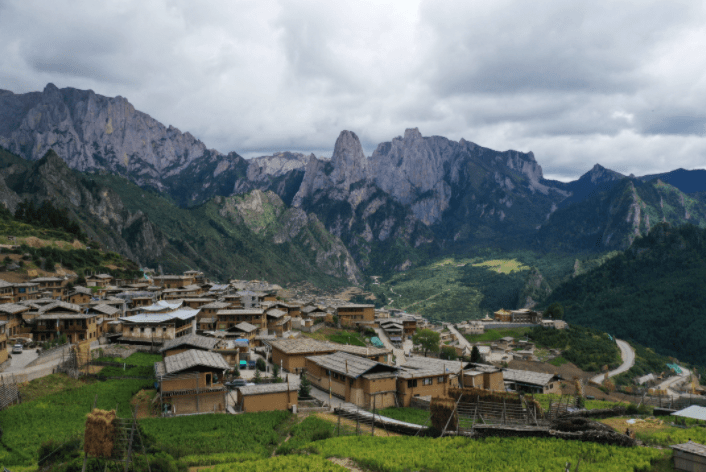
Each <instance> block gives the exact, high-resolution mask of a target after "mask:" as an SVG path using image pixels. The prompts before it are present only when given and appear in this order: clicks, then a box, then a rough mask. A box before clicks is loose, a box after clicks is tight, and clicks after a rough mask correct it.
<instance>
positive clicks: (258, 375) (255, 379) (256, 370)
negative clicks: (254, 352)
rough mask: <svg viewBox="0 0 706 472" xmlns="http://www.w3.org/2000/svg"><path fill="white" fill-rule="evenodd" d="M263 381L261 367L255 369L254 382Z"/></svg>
mask: <svg viewBox="0 0 706 472" xmlns="http://www.w3.org/2000/svg"><path fill="white" fill-rule="evenodd" d="M261 381H262V375H260V369H255V376H254V377H253V378H252V382H253V383H255V384H259V383H260V382H261Z"/></svg>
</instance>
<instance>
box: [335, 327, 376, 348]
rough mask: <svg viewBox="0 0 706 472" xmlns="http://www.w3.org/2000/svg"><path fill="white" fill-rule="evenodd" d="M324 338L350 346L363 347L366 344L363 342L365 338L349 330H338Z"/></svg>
mask: <svg viewBox="0 0 706 472" xmlns="http://www.w3.org/2000/svg"><path fill="white" fill-rule="evenodd" d="M326 339H328V340H329V341H331V342H334V343H339V344H350V345H352V346H362V347H365V346H367V344H366V343H365V340H364V339H363V338H362V337H361V336H360V334H358V333H356V332H350V331H339V332H337V333H334V334H330V335H328V336H326Z"/></svg>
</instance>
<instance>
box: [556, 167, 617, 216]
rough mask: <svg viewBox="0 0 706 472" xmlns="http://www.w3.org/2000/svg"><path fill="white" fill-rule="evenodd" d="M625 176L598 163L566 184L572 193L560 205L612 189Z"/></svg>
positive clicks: (577, 201) (579, 200) (565, 187)
mask: <svg viewBox="0 0 706 472" xmlns="http://www.w3.org/2000/svg"><path fill="white" fill-rule="evenodd" d="M624 178H625V176H624V175H623V174H620V173H618V172H615V171H613V170H610V169H606V168H605V167H603V166H602V165H600V164H596V165H595V166H593V168H592V169H591V170H590V171H588V172H586V173H585V174H583V175H582V176H581V177H579V178H578V179H577V180H574V181H573V182H569V183H567V184H566V185H565V186H564V189H565V190H567V191H569V192H570V193H571V195H570V196H569V197H567V198H565V199H564V200H563V201H562V202H561V203H560V204H559V206H560V207H563V206H568V205H570V204H572V203H579V202H581V201H583V200H585V199H587V198H590V197H591V196H593V195H595V194H597V193H600V192H604V191H606V190H610V189H611V188H612V187H613V185H615V184H616V183H617V182H619V181H620V180H622V179H624Z"/></svg>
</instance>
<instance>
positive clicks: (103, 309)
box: [91, 304, 120, 315]
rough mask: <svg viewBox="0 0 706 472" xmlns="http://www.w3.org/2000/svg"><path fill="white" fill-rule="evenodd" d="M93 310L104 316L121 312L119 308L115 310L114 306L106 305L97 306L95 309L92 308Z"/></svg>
mask: <svg viewBox="0 0 706 472" xmlns="http://www.w3.org/2000/svg"><path fill="white" fill-rule="evenodd" d="M91 310H93V311H97V312H98V313H102V314H104V315H114V314H116V313H118V312H120V309H119V308H115V307H114V306H110V305H105V304H101V305H96V306H94V307H91Z"/></svg>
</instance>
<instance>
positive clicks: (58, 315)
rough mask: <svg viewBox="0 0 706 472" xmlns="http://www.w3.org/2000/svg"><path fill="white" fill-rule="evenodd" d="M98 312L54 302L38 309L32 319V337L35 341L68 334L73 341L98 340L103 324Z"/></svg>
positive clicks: (70, 340) (68, 338) (67, 337)
mask: <svg viewBox="0 0 706 472" xmlns="http://www.w3.org/2000/svg"><path fill="white" fill-rule="evenodd" d="M99 318H101V316H100V315H98V314H96V313H88V314H87V313H85V309H84V308H82V307H80V306H78V305H74V304H71V303H66V302H59V301H57V302H54V303H49V304H47V305H43V306H41V307H40V308H39V309H38V314H37V316H36V317H34V318H32V319H31V323H32V338H33V339H34V340H35V341H51V340H53V339H55V338H57V337H59V336H61V335H62V334H63V335H66V339H67V340H68V341H69V342H71V343H79V342H81V341H91V342H93V341H96V340H97V339H98V337H99V336H100V335H101V326H99V323H98V319H99Z"/></svg>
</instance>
